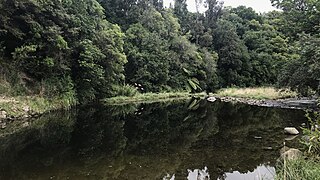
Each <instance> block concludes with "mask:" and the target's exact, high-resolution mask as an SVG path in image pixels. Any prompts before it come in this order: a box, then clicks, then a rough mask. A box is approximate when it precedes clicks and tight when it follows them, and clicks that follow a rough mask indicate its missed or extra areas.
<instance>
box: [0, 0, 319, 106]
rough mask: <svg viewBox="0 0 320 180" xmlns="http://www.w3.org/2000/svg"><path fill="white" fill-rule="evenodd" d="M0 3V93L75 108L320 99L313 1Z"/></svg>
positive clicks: (37, 0)
mask: <svg viewBox="0 0 320 180" xmlns="http://www.w3.org/2000/svg"><path fill="white" fill-rule="evenodd" d="M271 1H272V4H273V5H274V6H275V7H277V8H278V9H279V11H272V12H268V13H257V12H255V11H254V10H253V9H252V8H247V7H244V6H239V7H237V8H231V7H224V6H223V2H222V1H217V0H205V1H203V2H201V1H196V2H197V9H199V7H202V6H205V7H206V11H205V12H200V11H198V12H189V11H188V9H187V4H186V0H175V3H174V4H172V5H171V6H170V7H169V8H165V7H164V6H163V1H162V0H134V1H130V0H1V1H0V82H1V84H0V93H5V92H6V93H10V94H12V95H41V96H45V97H48V98H51V97H55V96H59V97H65V98H70V99H73V100H75V101H78V102H82V103H85V102H88V101H92V100H95V99H100V98H105V97H111V96H117V95H125V93H126V92H127V91H130V89H134V88H136V87H139V91H141V92H163V91H181V90H189V91H191V92H197V91H207V92H214V91H215V90H217V89H219V88H224V87H232V86H237V87H254V86H269V85H272V86H277V87H284V88H291V89H292V90H296V91H298V92H300V93H301V94H302V95H310V94H313V93H319V89H320V83H319V81H320V1H318V0H271Z"/></svg>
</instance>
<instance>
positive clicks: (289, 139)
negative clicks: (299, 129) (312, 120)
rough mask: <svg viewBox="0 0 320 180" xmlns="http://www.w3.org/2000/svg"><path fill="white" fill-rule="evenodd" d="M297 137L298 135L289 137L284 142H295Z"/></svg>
mask: <svg viewBox="0 0 320 180" xmlns="http://www.w3.org/2000/svg"><path fill="white" fill-rule="evenodd" d="M296 137H298V135H289V136H287V137H286V138H285V139H284V140H286V141H292V140H294V139H295V138H296Z"/></svg>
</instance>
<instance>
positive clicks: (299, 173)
mask: <svg viewBox="0 0 320 180" xmlns="http://www.w3.org/2000/svg"><path fill="white" fill-rule="evenodd" d="M319 172H320V162H317V161H316V160H313V159H304V158H300V159H296V160H289V161H287V162H286V165H285V166H284V165H283V164H281V165H280V168H278V172H277V176H276V178H275V179H277V180H283V179H287V180H301V179H310V180H311V179H320V173H319Z"/></svg>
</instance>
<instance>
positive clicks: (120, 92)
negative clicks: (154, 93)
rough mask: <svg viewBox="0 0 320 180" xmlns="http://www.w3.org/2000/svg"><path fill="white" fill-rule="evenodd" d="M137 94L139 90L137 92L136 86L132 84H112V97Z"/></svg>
mask: <svg viewBox="0 0 320 180" xmlns="http://www.w3.org/2000/svg"><path fill="white" fill-rule="evenodd" d="M138 94H139V92H138V90H137V88H135V87H134V86H131V85H128V84H125V85H123V86H119V85H117V86H114V87H113V93H112V97H116V96H126V97H133V96H136V95H138Z"/></svg>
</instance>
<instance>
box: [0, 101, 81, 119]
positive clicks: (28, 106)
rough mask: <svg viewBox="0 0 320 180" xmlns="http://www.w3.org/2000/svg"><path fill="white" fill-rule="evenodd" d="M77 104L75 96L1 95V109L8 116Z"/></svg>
mask: <svg viewBox="0 0 320 180" xmlns="http://www.w3.org/2000/svg"><path fill="white" fill-rule="evenodd" d="M75 104H76V100H75V99H74V98H73V97H67V96H61V97H55V98H50V99H48V98H44V97H40V96H17V97H7V96H0V110H1V111H5V112H6V116H7V117H13V118H20V117H25V116H29V115H35V114H43V113H44V112H48V111H52V110H57V109H66V108H70V107H71V106H73V105H75Z"/></svg>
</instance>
